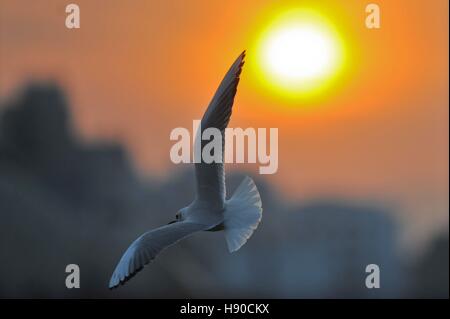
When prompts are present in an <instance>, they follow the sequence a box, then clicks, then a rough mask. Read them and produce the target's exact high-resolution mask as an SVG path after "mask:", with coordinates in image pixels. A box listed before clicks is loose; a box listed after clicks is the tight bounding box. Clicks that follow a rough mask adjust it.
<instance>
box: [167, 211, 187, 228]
mask: <svg viewBox="0 0 450 319" xmlns="http://www.w3.org/2000/svg"><path fill="white" fill-rule="evenodd" d="M184 212H185V208H182V209H180V210H179V211H178V212H177V213H176V214H175V220H173V221H171V222H170V223H169V224H168V225H170V224H173V223H176V222H181V221H183V220H184V218H185V214H184Z"/></svg>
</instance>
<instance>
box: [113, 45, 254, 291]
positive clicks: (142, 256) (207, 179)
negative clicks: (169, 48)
mask: <svg viewBox="0 0 450 319" xmlns="http://www.w3.org/2000/svg"><path fill="white" fill-rule="evenodd" d="M244 56H245V52H243V53H242V54H241V55H240V56H239V57H238V59H237V60H236V61H235V62H234V63H233V65H232V66H231V68H230V70H229V71H228V72H227V74H226V75H225V78H224V79H223V80H222V83H221V84H220V86H219V88H218V89H217V92H216V94H215V95H214V97H213V99H212V101H211V103H210V105H209V106H208V109H207V110H206V112H205V115H204V116H203V119H202V129H207V128H217V129H219V130H220V131H221V132H222V134H224V130H225V128H226V126H227V125H228V122H229V120H230V117H231V111H232V106H233V102H234V97H235V95H236V90H237V85H238V83H239V75H240V73H241V70H242V66H243V64H244V61H243V60H244ZM223 140H224V139H223ZM200 143H202V141H200ZM203 146H204V145H203V144H202V145H201V148H202V147H203ZM222 154H223V152H222ZM222 163H223V161H222ZM222 163H205V162H203V161H200V163H196V165H195V173H196V198H195V199H194V201H193V202H192V203H191V204H190V205H189V206H187V207H184V208H182V209H180V210H179V212H178V213H177V214H176V221H174V222H172V223H170V224H168V225H165V226H162V227H159V228H156V229H154V230H151V231H148V232H147V233H145V234H143V235H142V236H140V237H139V238H138V239H136V240H135V241H134V242H133V243H132V244H131V245H130V247H129V248H128V249H127V250H126V251H125V253H124V255H123V256H122V258H121V259H120V261H119V263H118V265H117V267H116V269H115V270H114V273H113V275H112V276H111V280H110V282H109V287H110V288H114V287H117V286H118V285H120V284H123V283H125V282H126V281H127V280H129V279H130V278H131V277H133V276H134V275H135V274H136V273H137V272H138V271H140V270H141V269H142V268H143V267H144V266H145V265H146V264H148V263H149V262H150V261H151V260H153V259H154V258H155V257H156V256H157V255H158V254H159V253H160V252H161V251H162V250H163V249H165V248H167V247H169V246H171V245H173V244H174V243H176V242H178V241H179V240H181V239H183V238H185V237H187V236H189V235H191V234H193V233H195V232H199V231H220V230H223V231H224V233H225V239H226V242H227V246H228V249H229V251H230V252H233V251H236V250H238V249H239V248H240V247H242V245H244V244H245V243H246V241H247V239H248V238H250V236H251V235H252V234H253V231H254V230H255V229H256V228H257V226H258V224H259V222H260V221H261V217H262V204H261V198H260V195H259V192H258V189H257V188H256V185H255V183H254V182H253V180H252V179H251V178H250V177H246V178H245V179H244V180H243V181H242V182H241V184H240V185H239V187H238V188H237V189H236V191H235V192H234V194H233V196H232V197H231V198H230V199H228V200H227V199H226V190H225V171H224V167H223V164H222Z"/></svg>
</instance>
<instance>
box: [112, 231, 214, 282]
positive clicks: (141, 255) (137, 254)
mask: <svg viewBox="0 0 450 319" xmlns="http://www.w3.org/2000/svg"><path fill="white" fill-rule="evenodd" d="M207 228H208V227H207V226H205V225H201V224H195V223H190V222H177V223H173V224H170V225H165V226H162V227H160V228H157V229H154V230H151V231H149V232H146V233H145V234H143V235H142V236H140V237H139V238H138V239H136V240H135V241H134V242H133V243H132V244H131V245H130V247H128V249H127V250H126V251H125V253H124V254H123V256H122V258H121V259H120V261H119V263H118V264H117V267H116V269H115V270H114V273H113V274H112V276H111V280H110V281H109V288H110V289H111V288H115V287H117V286H119V285H120V284H124V283H125V282H126V281H128V280H129V279H131V278H132V277H133V276H134V275H136V274H137V273H138V272H139V271H140V270H141V269H142V268H143V267H144V266H145V265H147V264H148V263H149V262H151V261H152V260H153V259H155V258H156V256H157V255H158V254H159V253H160V252H161V251H162V250H163V249H165V248H167V247H169V246H171V245H173V244H175V243H176V242H178V241H179V240H181V239H183V238H185V237H187V236H189V235H192V234H193V233H195V232H198V231H201V230H205V229H207Z"/></svg>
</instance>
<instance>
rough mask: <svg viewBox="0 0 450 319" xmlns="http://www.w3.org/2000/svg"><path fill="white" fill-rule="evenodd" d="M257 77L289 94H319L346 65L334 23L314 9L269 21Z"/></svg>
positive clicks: (262, 38) (260, 45)
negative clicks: (318, 14)
mask: <svg viewBox="0 0 450 319" xmlns="http://www.w3.org/2000/svg"><path fill="white" fill-rule="evenodd" d="M257 54H258V59H257V60H258V61H257V62H256V64H257V65H256V68H255V69H256V70H257V77H258V78H259V80H260V82H262V83H263V84H264V86H265V87H268V88H270V89H272V90H274V91H276V92H278V93H281V94H282V95H283V96H285V97H305V96H311V95H316V93H318V92H319V91H322V89H323V88H324V87H326V86H327V85H328V84H330V82H331V81H332V80H333V79H334V78H335V76H336V74H337V73H338V71H339V69H340V68H341V67H342V65H343V46H342V42H341V39H340V37H339V35H338V33H337V32H336V31H335V30H334V29H333V27H332V25H331V24H330V23H329V22H328V21H326V20H325V19H323V18H322V17H318V16H317V15H315V14H314V13H311V12H305V11H290V12H288V13H286V14H284V15H280V16H279V17H278V18H277V19H275V20H274V21H273V23H271V24H269V25H267V27H266V30H265V31H263V32H262V33H261V36H260V38H259V40H258V44H257Z"/></svg>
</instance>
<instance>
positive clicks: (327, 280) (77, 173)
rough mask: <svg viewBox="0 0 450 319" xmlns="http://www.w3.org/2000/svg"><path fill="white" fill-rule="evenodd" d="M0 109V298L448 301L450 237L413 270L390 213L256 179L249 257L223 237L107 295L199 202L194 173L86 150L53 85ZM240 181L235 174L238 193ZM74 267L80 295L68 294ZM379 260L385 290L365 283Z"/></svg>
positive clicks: (110, 151) (115, 151) (163, 260)
mask: <svg viewBox="0 0 450 319" xmlns="http://www.w3.org/2000/svg"><path fill="white" fill-rule="evenodd" d="M0 110H1V111H2V113H1V117H0V176H1V178H0V217H1V220H2V223H0V259H1V260H2V262H1V263H0V273H2V274H7V275H6V276H5V275H2V276H0V297H87V298H89V297H108V298H109V297H111V298H115V297H273V298H278V297H286V298H299V297H308V298H311V297H318V298H320V297H332V298H347V297H355V298H381V297H444V298H446V297H448V235H445V236H443V237H439V238H440V239H438V240H437V241H436V242H435V243H434V244H433V245H432V246H431V247H430V249H429V250H428V251H427V252H426V253H425V255H424V256H423V257H422V258H419V259H418V261H414V263H413V264H412V265H411V264H410V263H409V264H408V265H407V266H405V264H406V262H405V260H404V259H402V258H403V257H402V255H401V254H399V252H398V251H397V246H396V243H397V239H396V236H397V233H398V229H397V225H396V223H395V222H394V221H393V220H392V218H391V217H390V216H391V215H390V214H389V212H385V211H384V210H382V209H380V208H379V207H375V206H374V205H369V204H355V203H351V202H347V201H339V200H325V199H323V200H320V201H314V202H309V203H305V204H304V205H302V206H294V205H290V204H285V201H284V200H283V199H282V198H281V197H280V195H278V193H277V192H276V190H274V189H272V188H271V187H270V185H269V184H268V183H267V182H266V181H265V180H262V179H261V178H259V177H256V178H255V179H256V181H257V184H258V186H259V189H260V190H261V196H262V199H263V206H264V218H263V221H262V223H261V225H260V227H259V228H258V230H257V231H256V233H255V234H254V236H253V237H252V238H251V239H250V241H249V242H248V243H247V245H246V246H244V247H243V249H241V250H240V251H238V252H237V253H235V254H231V255H230V254H229V253H228V252H227V250H226V246H225V243H224V238H223V235H222V234H220V233H212V234H211V233H205V234H200V235H198V236H193V237H192V238H189V240H186V241H183V242H181V243H180V244H179V245H177V246H176V247H173V248H172V249H170V250H168V251H167V252H165V253H163V254H162V256H160V257H159V258H157V260H156V261H155V262H154V263H152V264H151V265H150V266H149V267H147V268H146V269H145V270H144V271H143V272H141V273H140V274H138V275H137V276H136V278H135V279H134V280H132V281H130V282H129V284H127V285H126V286H124V287H121V288H120V289H118V290H115V291H109V290H108V289H107V283H108V280H109V276H110V275H111V272H112V270H113V268H114V266H115V264H116V262H117V260H118V259H119V258H120V256H121V254H122V252H123V251H124V249H126V248H127V246H128V245H129V244H130V242H131V241H132V240H134V239H135V238H136V237H137V236H138V235H140V234H141V233H142V232H144V231H146V230H147V229H149V228H152V227H156V226H158V225H161V224H163V223H166V222H167V221H168V220H171V219H172V217H173V216H172V215H174V214H175V212H176V210H177V209H178V208H179V207H182V206H185V205H186V204H188V203H189V201H190V200H191V199H192V196H193V188H192V183H193V181H194V180H193V178H194V177H193V172H192V169H191V168H192V167H190V166H189V167H188V168H187V170H186V171H185V172H181V173H178V174H174V175H172V176H168V177H167V179H166V180H165V181H155V180H152V179H151V178H150V177H146V178H144V177H142V176H139V175H138V173H137V172H136V171H135V170H134V168H133V166H132V164H131V162H130V161H129V159H128V155H127V154H126V152H125V151H124V149H123V148H122V147H121V146H120V145H118V144H116V143H113V142H112V143H111V142H103V143H95V144H88V145H87V144H85V143H82V142H80V141H79V139H78V138H77V136H76V134H75V131H74V128H73V127H72V125H71V118H70V112H69V111H68V107H67V99H66V97H65V95H64V93H63V92H62V91H61V90H60V89H59V88H58V86H57V85H54V84H41V83H37V84H36V83H35V84H31V85H29V86H27V87H26V88H25V89H24V91H23V93H22V94H20V95H18V96H17V97H16V98H15V99H13V100H11V101H9V102H7V103H4V105H2V107H1V108H0ZM241 178H242V176H241V175H240V174H232V175H231V176H229V181H230V183H229V184H230V185H231V188H233V187H235V186H236V185H237V184H238V182H239V181H240V179H241ZM230 191H231V190H229V193H230ZM174 194H176V195H175V196H174ZM69 263H76V264H78V265H80V267H81V289H78V290H67V289H66V288H65V285H64V279H65V275H66V274H65V273H64V269H65V266H66V265H67V264H69ZM372 263H375V264H377V265H379V266H380V268H381V288H380V289H372V290H369V289H367V288H366V287H365V285H364V282H365V277H366V275H367V274H366V273H365V267H366V265H368V264H372Z"/></svg>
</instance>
